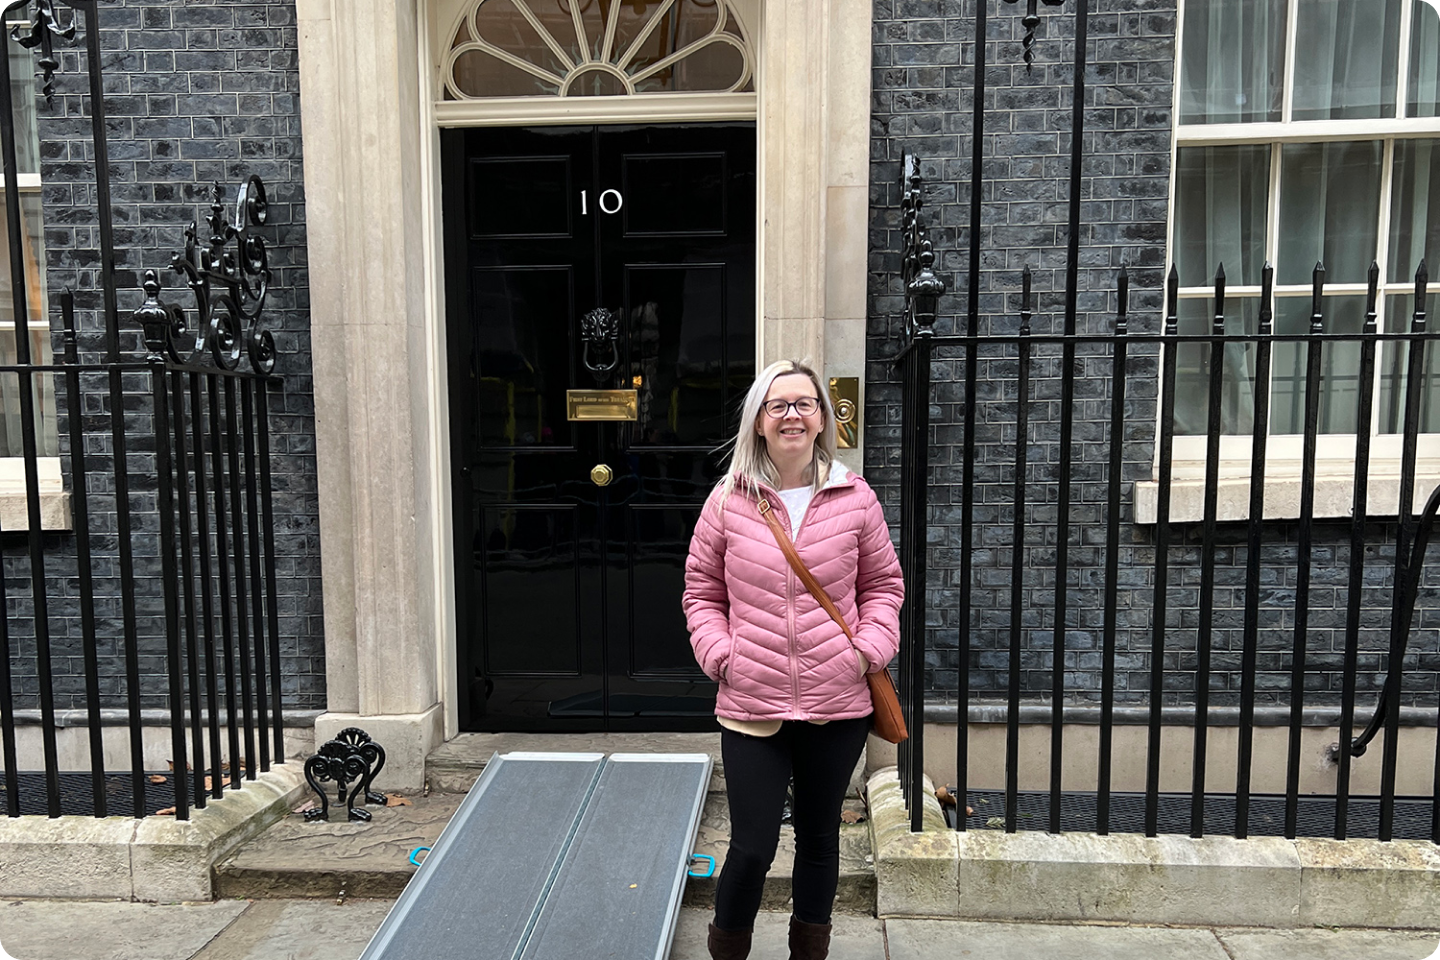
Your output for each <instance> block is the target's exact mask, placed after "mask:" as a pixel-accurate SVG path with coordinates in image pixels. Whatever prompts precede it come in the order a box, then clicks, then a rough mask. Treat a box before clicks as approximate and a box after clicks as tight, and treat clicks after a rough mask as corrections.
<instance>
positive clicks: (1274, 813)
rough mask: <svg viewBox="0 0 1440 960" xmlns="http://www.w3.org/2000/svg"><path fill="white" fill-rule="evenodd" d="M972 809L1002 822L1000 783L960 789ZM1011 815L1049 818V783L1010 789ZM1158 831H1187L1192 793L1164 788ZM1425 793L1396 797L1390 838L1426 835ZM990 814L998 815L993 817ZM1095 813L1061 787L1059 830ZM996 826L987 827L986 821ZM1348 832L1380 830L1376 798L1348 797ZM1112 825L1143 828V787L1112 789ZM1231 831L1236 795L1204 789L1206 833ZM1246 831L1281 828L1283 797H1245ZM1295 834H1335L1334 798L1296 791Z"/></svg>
mask: <svg viewBox="0 0 1440 960" xmlns="http://www.w3.org/2000/svg"><path fill="white" fill-rule="evenodd" d="M966 800H967V802H968V803H969V804H970V806H972V807H974V808H975V813H974V814H973V815H972V816H971V817H969V818H968V819H967V820H966V824H965V826H966V828H967V829H970V830H983V829H1000V830H1003V829H1004V825H1003V823H1001V822H1000V821H1002V820H1003V819H1004V817H1005V792H1004V791H1003V790H970V791H969V792H968V794H967V796H966ZM1016 802H1017V806H1016V811H1017V819H1018V820H1019V828H1020V829H1021V830H1044V829H1046V828H1047V826H1048V825H1049V822H1050V794H1049V793H1048V792H1047V791H1040V790H1035V791H1022V792H1021V793H1019V794H1018V795H1017V796H1016ZM1158 811H1159V819H1158V830H1157V832H1158V833H1159V834H1160V835H1162V836H1163V835H1166V834H1179V835H1181V836H1184V835H1187V834H1189V833H1190V795H1189V794H1188V793H1162V794H1160V803H1159V807H1158ZM1431 815H1432V811H1431V805H1430V801H1429V800H1416V799H1406V798H1400V797H1397V798H1396V800H1395V819H1394V827H1393V839H1396V840H1429V839H1430V826H1431V823H1430V818H1431ZM945 817H946V820H947V821H948V822H949V823H950V825H951V826H954V825H955V808H954V807H947V808H946V810H945ZM996 818H1000V819H999V820H997V819H996ZM1097 820H1098V817H1097V794H1094V793H1082V792H1067V793H1062V794H1061V795H1060V829H1061V831H1062V832H1066V833H1069V832H1074V833H1094V832H1095V828H1096V823H1097ZM992 822H994V823H997V824H999V825H998V826H994V827H991V826H989V824H990V823H992ZM1346 825H1347V830H1346V835H1347V836H1349V837H1352V838H1362V839H1363V838H1367V837H1368V838H1372V839H1373V838H1375V837H1378V836H1379V833H1380V798H1379V797H1351V798H1350V807H1349V811H1348V816H1347V818H1346ZM1110 832H1111V833H1144V832H1145V795H1144V794H1143V793H1112V794H1111V795H1110ZM1234 833H1235V795H1234V794H1229V793H1207V794H1206V795H1205V835H1206V836H1233V835H1234ZM1249 835H1250V836H1252V837H1280V836H1284V835H1285V798H1284V797H1283V796H1277V795H1269V794H1265V795H1259V794H1256V795H1252V796H1251V797H1250V830H1249ZM1295 835H1296V836H1299V837H1333V836H1334V835H1335V798H1334V797H1301V798H1300V802H1299V805H1298V807H1297V815H1296V819H1295Z"/></svg>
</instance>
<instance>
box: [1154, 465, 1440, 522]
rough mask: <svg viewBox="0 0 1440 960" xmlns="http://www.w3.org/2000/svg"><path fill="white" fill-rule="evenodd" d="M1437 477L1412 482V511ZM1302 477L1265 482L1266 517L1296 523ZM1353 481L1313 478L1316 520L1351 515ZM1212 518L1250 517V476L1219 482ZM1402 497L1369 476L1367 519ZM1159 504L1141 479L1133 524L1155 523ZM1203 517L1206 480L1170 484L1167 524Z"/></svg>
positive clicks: (1386, 480) (1395, 487)
mask: <svg viewBox="0 0 1440 960" xmlns="http://www.w3.org/2000/svg"><path fill="white" fill-rule="evenodd" d="M1437 484H1440V476H1437V475H1430V474H1425V475H1421V476H1419V477H1417V478H1416V480H1415V497H1414V504H1413V510H1414V512H1415V513H1417V514H1418V513H1419V512H1420V511H1421V510H1423V509H1424V508H1425V501H1426V500H1428V499H1430V493H1431V491H1433V490H1434V489H1435V487H1436V485H1437ZM1300 486H1301V484H1300V478H1299V477H1275V478H1272V479H1267V480H1266V481H1265V519H1266V520H1296V519H1299V517H1300ZM1354 487H1355V483H1354V478H1353V477H1317V478H1316V480H1315V512H1314V516H1315V518H1316V519H1317V520H1319V519H1337V518H1343V517H1349V516H1350V514H1351V507H1352V506H1353V505H1354V496H1355V494H1354ZM1216 493H1217V494H1218V498H1217V501H1216V511H1215V518H1216V520H1218V521H1220V522H1221V523H1233V522H1235V521H1238V520H1248V519H1249V517H1250V478H1249V477H1237V478H1230V479H1222V480H1221V481H1220V484H1219V486H1218V488H1217V490H1216ZM1399 497H1400V478H1399V477H1398V476H1372V477H1371V478H1370V486H1369V489H1368V491H1367V496H1366V508H1365V510H1366V514H1367V515H1368V516H1371V517H1393V516H1395V513H1396V511H1395V505H1396V503H1397V502H1398V501H1399ZM1159 502H1160V484H1158V483H1156V482H1155V481H1153V480H1143V481H1140V482H1139V483H1136V484H1135V522H1136V523H1137V524H1141V525H1146V526H1149V525H1154V524H1155V522H1156V514H1157V512H1158V507H1159ZM1204 519H1205V481H1204V480H1194V479H1184V480H1174V481H1172V482H1171V484H1170V522H1171V523H1200V522H1202V521H1203V520H1204Z"/></svg>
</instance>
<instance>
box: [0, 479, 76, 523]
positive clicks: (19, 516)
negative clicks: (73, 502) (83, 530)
mask: <svg viewBox="0 0 1440 960" xmlns="http://www.w3.org/2000/svg"><path fill="white" fill-rule="evenodd" d="M42 486H43V485H42ZM74 528H75V522H74V519H73V517H72V516H71V514H70V494H68V493H66V492H65V491H64V490H45V489H41V491H40V529H41V530H46V531H53V532H62V531H63V532H68V531H70V530H73V529H74ZM29 530H30V509H29V507H28V506H27V504H26V498H25V494H24V493H23V492H21V493H16V492H9V491H4V490H0V532H3V533H12V534H13V533H28V532H29Z"/></svg>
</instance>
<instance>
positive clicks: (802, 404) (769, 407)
mask: <svg viewBox="0 0 1440 960" xmlns="http://www.w3.org/2000/svg"><path fill="white" fill-rule="evenodd" d="M791 407H794V408H795V412H796V413H798V414H800V416H802V417H808V416H811V415H813V414H815V413H816V412H817V411H819V409H820V400H819V399H818V398H816V397H801V398H800V399H799V400H780V399H778V398H777V399H775V400H766V401H765V412H766V413H768V414H769V415H770V416H772V417H774V418H775V419H776V420H783V419H785V415H786V414H788V413H789V412H790V408H791Z"/></svg>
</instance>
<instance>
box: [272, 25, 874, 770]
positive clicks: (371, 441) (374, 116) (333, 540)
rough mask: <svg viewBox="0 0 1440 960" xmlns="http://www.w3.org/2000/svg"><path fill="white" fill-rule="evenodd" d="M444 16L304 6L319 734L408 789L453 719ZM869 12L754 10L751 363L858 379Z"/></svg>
mask: <svg viewBox="0 0 1440 960" xmlns="http://www.w3.org/2000/svg"><path fill="white" fill-rule="evenodd" d="M441 2H448V0H297V2H296V18H297V26H298V36H299V61H300V84H301V90H300V114H301V122H302V124H303V133H304V138H305V165H304V173H305V193H306V198H305V199H306V213H307V223H306V233H307V244H308V252H309V278H310V294H311V296H310V302H311V330H312V336H313V337H314V339H315V341H316V349H315V352H314V356H315V370H314V374H315V429H316V446H317V472H318V475H319V476H318V499H319V505H320V550H321V562H322V565H323V568H324V570H325V577H324V581H323V591H324V617H325V654H326V667H325V669H326V680H327V701H328V702H327V709H326V712H325V713H324V714H322V716H321V717H320V718H319V719H317V721H316V731H317V736H319V735H323V734H324V733H326V732H328V731H330V730H331V729H332V728H333V729H335V730H338V729H340V728H342V727H343V726H346V725H351V724H354V725H359V726H364V727H366V729H369V730H371V732H372V733H374V732H375V731H376V730H382V731H384V732H385V734H386V736H387V737H388V739H386V747H387V751H388V752H389V753H390V755H391V756H392V757H395V758H396V762H395V763H392V766H394V767H395V773H396V777H397V786H400V785H401V783H402V782H403V783H404V784H405V785H418V783H419V782H421V781H422V780H423V764H424V757H425V756H426V755H427V754H428V753H429V751H430V750H431V749H432V748H433V747H434V746H435V745H436V744H437V743H438V742H440V741H442V740H444V739H448V738H449V737H452V736H454V735H455V733H456V732H458V723H459V715H458V709H457V696H456V694H457V690H456V684H457V677H458V674H457V664H456V647H455V644H456V623H455V614H454V599H455V578H454V573H453V570H454V566H453V565H454V559H455V558H454V549H453V538H452V536H451V533H450V532H451V530H452V529H453V527H452V522H451V521H452V517H451V503H452V502H453V498H452V489H451V487H452V483H451V464H450V457H449V409H448V405H449V400H448V398H449V388H448V383H447V380H448V377H447V376H446V370H447V361H446V356H445V344H444V326H443V323H444V317H445V309H444V270H443V266H442V260H441V252H442V250H443V244H442V242H441V232H440V228H441V224H440V169H439V127H440V124H441V119H440V117H439V115H438V112H437V105H436V100H435V96H436V89H437V85H436V70H435V68H434V66H433V64H434V63H435V59H434V46H435V41H434V35H435V32H436V30H437V29H438V28H437V26H436V23H435V21H436V11H437V5H438V4H439V3H441ZM872 16H873V14H872V10H871V4H870V2H869V0H784V2H777V0H760V10H759V16H758V19H757V21H756V23H755V24H754V25H753V26H754V33H753V37H754V42H755V43H756V45H757V47H758V49H757V51H756V64H757V69H756V88H757V91H758V93H757V94H756V95H755V114H756V116H755V120H756V125H757V137H758V147H757V162H758V165H759V184H758V190H757V205H758V208H759V209H758V220H757V223H758V230H757V237H756V244H757V248H758V250H759V258H758V259H759V268H758V270H757V284H758V296H757V304H758V310H757V317H756V323H757V326H758V330H757V335H756V343H757V346H758V350H759V354H760V355H759V357H758V362H759V363H761V364H763V363H764V362H766V361H768V360H771V359H776V358H779V357H785V356H802V357H809V358H810V359H811V360H812V361H814V362H815V363H817V364H819V365H822V367H823V369H824V371H825V372H826V373H827V374H828V375H830V376H858V377H860V378H861V379H862V382H863V378H864V359H865V316H866V289H865V286H866V285H865V277H866V273H867V269H866V262H867V250H868V229H867V228H868V219H869V182H870V159H869V142H870V135H869V116H870V62H871V36H870V30H871V23H872ZM678 102H679V101H677V103H678ZM444 109H446V110H449V109H450V108H444ZM606 109H610V106H607V107H606ZM576 119H580V118H579V117H576ZM599 119H600V118H589V119H588V120H587V122H597V120H599ZM651 119H654V117H652V118H651ZM673 119H686V118H684V117H675V118H673ZM737 119H738V118H737ZM449 122H453V118H451V119H450V121H449ZM506 122H507V123H510V122H514V121H513V120H510V119H507V121H506ZM605 122H613V121H612V120H610V119H609V118H606V119H605ZM862 408H863V403H862ZM397 424H398V425H403V427H404V429H399V430H397V429H396V426H397ZM852 453H853V454H854V455H853V456H851V457H850V458H849V461H848V462H847V465H848V466H851V467H852V468H854V469H856V470H859V469H861V467H862V459H861V456H860V453H861V451H859V450H856V451H852ZM402 757H403V758H405V759H404V761H403V763H402V762H401V758H402ZM388 770H389V768H387V772H388Z"/></svg>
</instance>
